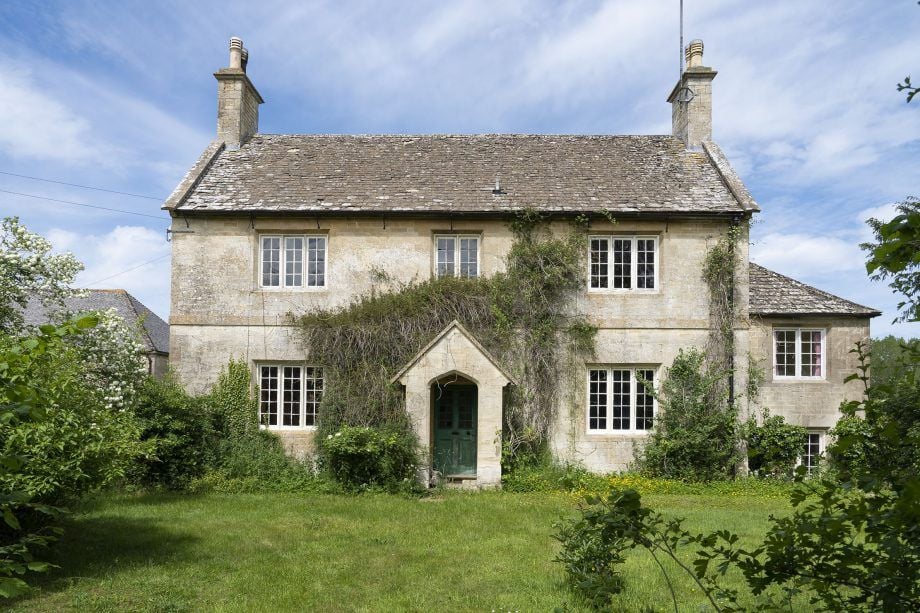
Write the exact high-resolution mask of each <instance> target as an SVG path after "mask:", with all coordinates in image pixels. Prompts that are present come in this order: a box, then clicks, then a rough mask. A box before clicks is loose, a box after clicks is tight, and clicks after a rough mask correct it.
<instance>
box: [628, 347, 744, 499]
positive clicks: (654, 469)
mask: <svg viewBox="0 0 920 613" xmlns="http://www.w3.org/2000/svg"><path fill="white" fill-rule="evenodd" d="M726 377H727V372H726V371H724V370H721V369H714V367H713V366H712V365H711V364H709V363H708V362H707V360H706V356H705V355H704V354H703V352H701V351H699V350H697V349H690V350H688V351H683V350H681V351H680V352H679V353H678V355H677V357H676V358H675V359H674V362H673V363H672V364H671V366H670V368H668V369H667V373H666V375H665V377H664V380H663V382H662V384H661V385H660V386H659V387H658V389H656V390H655V391H654V392H653V393H654V395H655V397H656V398H657V400H658V406H659V413H658V417H657V418H656V423H655V429H654V430H653V431H652V432H651V433H650V434H649V435H648V439H647V442H646V443H645V445H644V446H642V447H637V448H636V464H637V466H638V467H639V469H640V470H641V471H642V472H643V473H644V474H647V475H649V476H652V477H664V478H669V479H682V480H687V481H710V480H713V479H725V478H729V477H732V476H734V475H735V471H736V468H737V465H738V461H739V449H738V438H739V431H738V430H739V428H738V419H737V415H736V411H735V408H734V406H732V405H729V404H728V403H727V398H726V394H727V391H726V389H725V387H724V385H723V383H724V381H725V378H726Z"/></svg>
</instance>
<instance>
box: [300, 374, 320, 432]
mask: <svg viewBox="0 0 920 613" xmlns="http://www.w3.org/2000/svg"><path fill="white" fill-rule="evenodd" d="M303 391H304V404H303V425H305V426H315V425H316V416H317V414H318V413H319V403H320V402H322V400H323V369H322V368H312V367H307V372H306V375H305V377H304V381H303Z"/></svg>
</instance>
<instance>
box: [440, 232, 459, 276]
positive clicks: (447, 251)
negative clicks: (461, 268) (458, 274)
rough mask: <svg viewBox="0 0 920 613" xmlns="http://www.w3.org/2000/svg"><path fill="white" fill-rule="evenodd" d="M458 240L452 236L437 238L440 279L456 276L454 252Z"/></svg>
mask: <svg viewBox="0 0 920 613" xmlns="http://www.w3.org/2000/svg"><path fill="white" fill-rule="evenodd" d="M455 240H456V239H454V237H452V236H439V237H438V238H437V251H438V253H437V258H438V260H437V263H438V277H452V276H454V274H455V273H454V264H455V263H454V250H455V249H456V242H455Z"/></svg>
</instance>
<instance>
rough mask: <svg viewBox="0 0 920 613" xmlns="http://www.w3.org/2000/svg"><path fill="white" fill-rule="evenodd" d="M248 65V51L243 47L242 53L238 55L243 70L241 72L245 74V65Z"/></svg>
mask: <svg viewBox="0 0 920 613" xmlns="http://www.w3.org/2000/svg"><path fill="white" fill-rule="evenodd" d="M248 63H249V49H247V48H246V47H243V51H242V53H241V54H240V67H241V68H242V69H243V72H246V64H248Z"/></svg>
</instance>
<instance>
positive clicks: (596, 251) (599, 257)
mask: <svg viewBox="0 0 920 613" xmlns="http://www.w3.org/2000/svg"><path fill="white" fill-rule="evenodd" d="M609 259H610V241H608V240H607V239H606V238H592V239H591V262H590V265H591V287H592V288H596V289H606V288H607V287H609V283H610V279H609V277H608V275H609V270H608V268H609V265H610V264H609Z"/></svg>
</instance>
